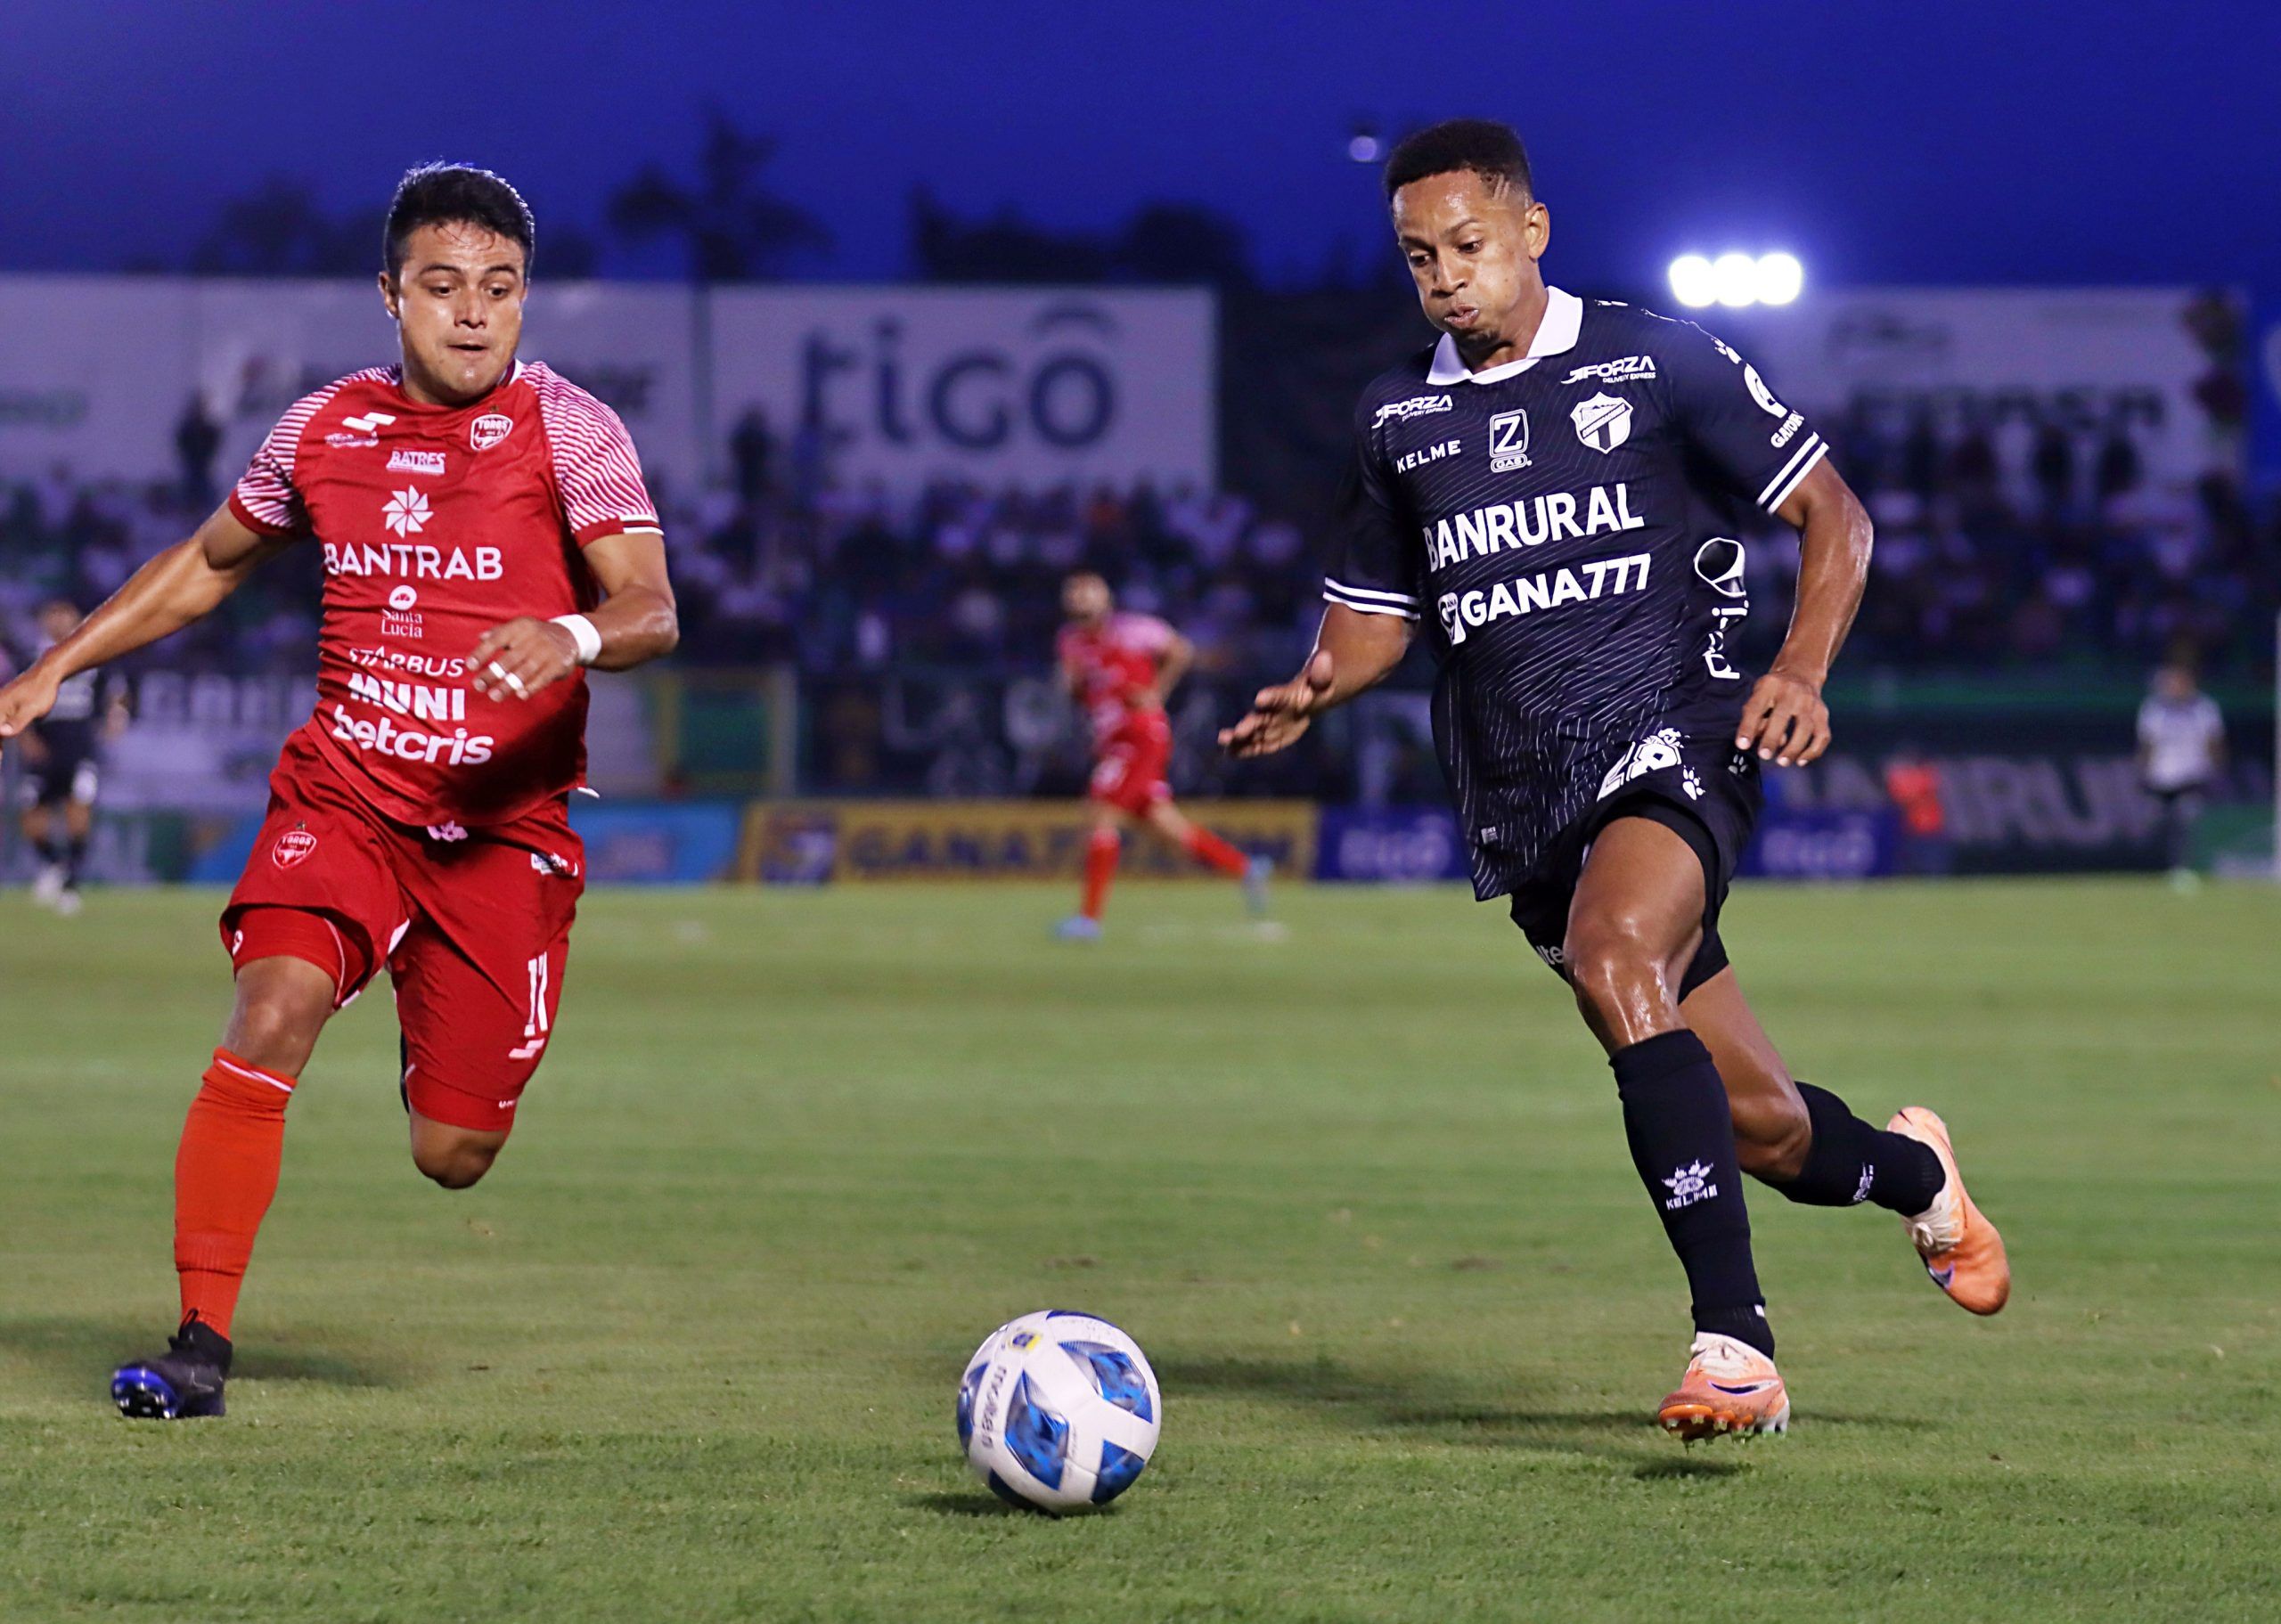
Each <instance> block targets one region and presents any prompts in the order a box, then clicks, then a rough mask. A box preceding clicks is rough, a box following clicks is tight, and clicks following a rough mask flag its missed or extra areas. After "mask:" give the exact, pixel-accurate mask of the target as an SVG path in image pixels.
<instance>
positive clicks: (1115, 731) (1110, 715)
mask: <svg viewBox="0 0 2281 1624" xmlns="http://www.w3.org/2000/svg"><path fill="white" fill-rule="evenodd" d="M1061 612H1062V614H1063V615H1064V616H1066V617H1067V624H1065V625H1064V626H1063V627H1062V628H1061V638H1060V645H1059V650H1058V653H1059V659H1060V664H1061V680H1062V681H1064V682H1065V683H1067V685H1068V689H1069V692H1070V694H1071V696H1072V697H1073V698H1075V699H1076V701H1077V703H1078V704H1079V705H1081V706H1083V707H1084V710H1085V714H1086V717H1087V719H1088V721H1089V722H1091V727H1092V730H1093V776H1092V781H1091V786H1090V788H1089V790H1088V794H1089V795H1090V796H1091V799H1092V803H1093V832H1092V837H1091V839H1090V840H1089V841H1088V842H1087V843H1086V845H1085V894H1084V901H1083V903H1082V905H1081V906H1080V907H1079V909H1078V910H1077V912H1076V914H1075V916H1074V917H1072V918H1067V919H1064V920H1063V921H1062V922H1061V930H1060V934H1062V935H1063V936H1065V937H1067V938H1068V939H1070V940H1072V941H1078V942H1091V941H1096V940H1098V939H1099V938H1100V934H1101V907H1102V904H1103V903H1105V902H1107V901H1108V885H1109V881H1110V880H1111V879H1113V878H1115V877H1116V861H1117V857H1118V855H1119V853H1121V852H1122V851H1123V849H1124V826H1125V825H1126V824H1127V823H1131V822H1138V823H1140V824H1143V825H1145V826H1147V827H1148V828H1151V829H1154V830H1155V831H1156V832H1157V834H1159V835H1161V836H1164V837H1165V839H1166V840H1169V841H1171V842H1172V843H1173V845H1176V846H1178V847H1179V848H1180V849H1181V851H1183V852H1185V853H1188V854H1189V855H1190V857H1193V858H1194V859H1196V861H1198V862H1200V863H1203V864H1205V865H1206V866H1207V867H1209V868H1213V869H1218V870H1219V871H1220V872H1221V873H1222V874H1224V875H1226V876H1228V877H1230V879H1238V880H1241V881H1242V882H1243V886H1244V896H1245V900H1246V902H1248V903H1249V905H1250V907H1251V910H1252V912H1253V913H1254V914H1261V913H1264V912H1265V911H1266V910H1267V877H1268V874H1269V871H1270V869H1271V864H1270V862H1269V861H1268V860H1267V859H1266V858H1264V857H1252V858H1247V857H1246V856H1245V855H1244V854H1243V853H1241V852H1239V851H1238V850H1237V849H1236V848H1235V847H1234V846H1232V845H1229V844H1228V843H1227V842H1226V841H1224V840H1222V839H1221V838H1220V836H1217V835H1215V834H1214V833H1213V832H1212V831H1211V830H1210V829H1207V828H1202V827H1200V826H1198V825H1197V824H1194V823H1191V822H1190V821H1189V820H1188V819H1186V818H1185V817H1183V816H1181V812H1180V809H1179V808H1178V807H1176V806H1174V805H1173V787H1172V785H1171V784H1170V783H1169V782H1167V781H1166V780H1165V772H1166V771H1167V770H1168V769H1169V768H1170V767H1171V765H1172V759H1173V728H1172V722H1171V720H1170V719H1169V718H1167V717H1166V716H1165V696H1166V695H1168V694H1170V693H1171V692H1172V690H1173V688H1175V687H1176V686H1178V684H1179V682H1180V680H1181V677H1182V676H1183V675H1185V674H1186V673H1187V671H1188V667H1189V665H1190V662H1191V661H1193V660H1194V659H1195V657H1196V651H1195V649H1194V648H1193V647H1192V646H1191V645H1190V642H1189V641H1188V640H1187V639H1186V638H1184V637H1182V636H1181V634H1180V633H1179V632H1175V631H1173V629H1172V627H1170V626H1169V625H1166V624H1165V623H1164V622H1163V621H1161V620H1159V619H1157V617H1156V616H1153V615H1132V614H1126V613H1124V612H1122V611H1120V610H1119V609H1118V608H1116V600H1115V598H1114V597H1113V596H1112V595H1111V594H1110V592H1109V588H1108V582H1107V581H1105V580H1103V579H1102V578H1101V577H1100V575H1095V574H1093V573H1092V572H1091V571H1090V570H1082V571H1080V572H1078V573H1077V574H1075V575H1071V576H1070V577H1069V578H1068V579H1067V581H1064V582H1063V583H1061Z"/></svg>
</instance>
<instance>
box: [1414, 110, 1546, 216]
mask: <svg viewBox="0 0 2281 1624" xmlns="http://www.w3.org/2000/svg"><path fill="white" fill-rule="evenodd" d="M1461 169H1467V170H1471V171H1472V172H1473V173H1474V174H1476V175H1479V176H1481V178H1482V179H1483V180H1484V181H1486V182H1488V183H1489V184H1491V185H1492V186H1499V185H1503V186H1512V187H1515V188H1517V189H1518V191H1519V192H1520V194H1521V196H1522V198H1523V199H1525V200H1533V199H1534V197H1535V196H1536V189H1535V184H1534V183H1533V181H1532V180H1531V178H1530V175H1529V154H1528V149H1527V148H1525V147H1524V146H1523V145H1521V138H1520V137H1519V136H1518V135H1516V134H1514V132H1513V126H1511V125H1509V124H1500V123H1498V122H1497V121H1496V120H1495V119H1494V118H1446V119H1443V121H1442V122H1441V123H1439V124H1429V125H1427V126H1426V127H1425V128H1424V129H1422V130H1417V131H1414V132H1412V133H1411V134H1410V135H1404V136H1403V137H1402V139H1401V141H1399V142H1397V143H1395V145H1394V151H1392V152H1390V153H1389V154H1387V156H1386V197H1387V200H1389V201H1391V200H1393V197H1394V193H1395V192H1400V191H1401V190H1402V188H1403V187H1404V186H1407V185H1409V184H1410V182H1412V181H1422V180H1425V179H1426V178H1427V177H1428V176H1429V175H1454V174H1456V173H1457V172H1458V171H1459V170H1461Z"/></svg>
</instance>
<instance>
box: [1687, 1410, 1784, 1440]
mask: <svg viewBox="0 0 2281 1624" xmlns="http://www.w3.org/2000/svg"><path fill="white" fill-rule="evenodd" d="M1656 1425H1658V1426H1660V1427H1662V1428H1663V1429H1664V1432H1669V1433H1670V1434H1671V1435H1672V1437H1674V1438H1676V1439H1678V1440H1680V1442H1681V1443H1701V1442H1704V1441H1705V1440H1710V1439H1713V1438H1737V1439H1743V1438H1756V1437H1759V1436H1761V1435H1762V1434H1766V1433H1773V1434H1777V1435H1779V1434H1783V1433H1786V1432H1789V1430H1790V1402H1789V1400H1783V1401H1782V1408H1780V1409H1778V1410H1777V1411H1775V1412H1774V1414H1772V1415H1771V1416H1759V1417H1756V1418H1753V1417H1750V1416H1738V1415H1735V1414H1733V1413H1731V1412H1728V1411H1721V1410H1715V1409H1713V1408H1711V1407H1710V1406H1709V1405H1707V1404H1675V1405H1672V1406H1669V1407H1667V1408H1664V1409H1662V1410H1659V1411H1657V1412H1656Z"/></svg>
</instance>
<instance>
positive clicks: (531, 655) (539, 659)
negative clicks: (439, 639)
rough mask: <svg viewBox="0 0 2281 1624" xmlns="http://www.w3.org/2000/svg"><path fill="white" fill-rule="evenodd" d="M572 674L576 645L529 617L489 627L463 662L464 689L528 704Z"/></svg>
mask: <svg viewBox="0 0 2281 1624" xmlns="http://www.w3.org/2000/svg"><path fill="white" fill-rule="evenodd" d="M577 669H578V644H577V641H576V639H575V638H573V637H572V636H571V635H570V633H569V632H567V631H565V630H564V629H563V628H562V627H560V626H558V625H556V624H554V623H553V622H552V621H551V620H534V619H533V618H532V617H531V616H528V615H525V616H519V618H517V619H514V620H511V621H509V622H508V623H507V624H505V625H503V626H494V627H492V628H491V630H489V631H488V632H485V633H484V634H483V635H482V636H481V637H479V638H478V639H476V641H475V651H474V652H473V653H471V654H470V655H469V656H468V657H467V672H468V685H469V686H470V687H471V688H473V689H474V690H475V691H476V692H477V693H478V694H479V695H481V696H482V697H483V698H486V699H527V698H530V697H531V696H532V695H533V694H535V693H536V692H538V690H540V689H542V688H544V687H545V686H546V685H547V684H548V683H550V682H559V681H561V680H562V679H563V678H564V677H567V676H568V675H569V674H570V673H572V672H574V671H576V670H577Z"/></svg>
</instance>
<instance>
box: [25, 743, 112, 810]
mask: <svg viewBox="0 0 2281 1624" xmlns="http://www.w3.org/2000/svg"><path fill="white" fill-rule="evenodd" d="M40 743H41V744H42V745H43V746H45V747H46V751H47V754H46V755H45V756H44V757H43V758H42V759H41V760H39V761H38V762H37V763H30V764H29V766H28V767H27V768H26V770H25V772H24V789H23V796H24V804H26V805H27V806H61V805H64V804H67V803H69V802H72V801H78V802H81V803H83V804H87V805H91V806H92V805H93V804H94V799H95V746H94V739H91V738H82V737H80V736H79V734H78V730H72V731H69V732H61V731H59V732H53V733H51V732H43V733H42V734H41V735H40Z"/></svg>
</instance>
